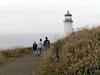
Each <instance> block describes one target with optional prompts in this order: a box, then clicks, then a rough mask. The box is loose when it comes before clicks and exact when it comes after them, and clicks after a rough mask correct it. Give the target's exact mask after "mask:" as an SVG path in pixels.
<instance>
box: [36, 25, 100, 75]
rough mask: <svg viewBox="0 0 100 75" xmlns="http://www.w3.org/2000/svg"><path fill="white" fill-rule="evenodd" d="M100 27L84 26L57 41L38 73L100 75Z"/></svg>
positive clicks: (43, 59)
mask: <svg viewBox="0 0 100 75" xmlns="http://www.w3.org/2000/svg"><path fill="white" fill-rule="evenodd" d="M99 74H100V27H97V28H92V29H86V28H83V29H82V30H79V31H77V32H73V33H72V34H70V35H69V36H67V37H64V38H62V39H60V40H58V41H57V42H55V43H54V44H53V45H52V46H51V47H50V49H49V50H48V51H47V52H46V53H45V54H44V56H43V58H42V61H41V64H40V66H39V68H38V70H37V71H36V75H99Z"/></svg>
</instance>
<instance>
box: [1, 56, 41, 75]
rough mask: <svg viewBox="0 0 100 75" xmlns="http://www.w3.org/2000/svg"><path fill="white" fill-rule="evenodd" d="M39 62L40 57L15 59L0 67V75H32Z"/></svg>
mask: <svg viewBox="0 0 100 75" xmlns="http://www.w3.org/2000/svg"><path fill="white" fill-rule="evenodd" d="M39 62H40V57H38V56H33V55H27V56H23V57H20V58H16V59H15V60H14V61H11V62H10V63H6V64H3V65H0V75H32V72H33V70H35V69H36V66H37V65H38V64H39Z"/></svg>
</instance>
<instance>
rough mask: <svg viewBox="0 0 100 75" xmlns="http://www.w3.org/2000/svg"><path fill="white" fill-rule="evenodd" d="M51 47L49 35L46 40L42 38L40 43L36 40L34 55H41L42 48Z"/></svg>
mask: <svg viewBox="0 0 100 75" xmlns="http://www.w3.org/2000/svg"><path fill="white" fill-rule="evenodd" d="M49 47H50V41H49V40H48V37H45V40H44V41H42V39H40V40H39V42H38V43H37V42H36V41H34V43H33V49H32V50H33V53H34V55H38V56H39V55H40V54H41V52H42V50H47V49H48V48H49Z"/></svg>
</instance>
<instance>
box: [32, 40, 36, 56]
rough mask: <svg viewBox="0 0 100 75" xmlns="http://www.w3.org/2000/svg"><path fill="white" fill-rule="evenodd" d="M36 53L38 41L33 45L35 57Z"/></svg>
mask: <svg viewBox="0 0 100 75" xmlns="http://www.w3.org/2000/svg"><path fill="white" fill-rule="evenodd" d="M36 51H37V43H36V41H34V43H33V53H34V55H36Z"/></svg>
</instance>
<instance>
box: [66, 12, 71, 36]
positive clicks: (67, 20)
mask: <svg viewBox="0 0 100 75" xmlns="http://www.w3.org/2000/svg"><path fill="white" fill-rule="evenodd" d="M64 16H65V19H64V35H66V36H67V35H68V34H70V33H72V32H73V20H72V14H70V13H69V11H67V13H66V14H65V15H64Z"/></svg>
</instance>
